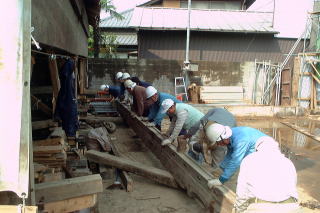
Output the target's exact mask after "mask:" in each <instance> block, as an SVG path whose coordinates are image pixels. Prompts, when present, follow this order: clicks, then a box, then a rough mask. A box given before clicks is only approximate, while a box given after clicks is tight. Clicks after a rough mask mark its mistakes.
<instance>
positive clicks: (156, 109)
mask: <svg viewBox="0 0 320 213" xmlns="http://www.w3.org/2000/svg"><path fill="white" fill-rule="evenodd" d="M165 99H171V100H173V102H175V103H182V102H181V101H179V100H178V99H177V98H176V97H174V96H173V95H170V94H167V93H163V92H158V100H157V101H156V102H155V103H154V104H152V105H151V108H150V109H149V114H148V120H149V121H151V120H153V122H154V123H155V125H161V121H162V119H163V118H164V116H165V115H166V113H161V104H162V102H163V101H164V100H165Z"/></svg>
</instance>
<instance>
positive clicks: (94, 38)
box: [88, 0, 123, 58]
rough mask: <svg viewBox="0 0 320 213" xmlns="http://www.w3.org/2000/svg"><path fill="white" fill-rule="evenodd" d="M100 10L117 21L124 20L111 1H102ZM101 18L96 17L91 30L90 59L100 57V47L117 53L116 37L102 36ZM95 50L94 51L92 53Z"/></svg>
mask: <svg viewBox="0 0 320 213" xmlns="http://www.w3.org/2000/svg"><path fill="white" fill-rule="evenodd" d="M100 8H101V10H104V11H105V12H106V13H107V14H110V16H112V17H115V18H117V19H122V18H123V16H121V14H119V13H118V12H117V11H116V8H115V7H114V5H113V4H112V1H111V0H100ZM100 21H101V20H100V16H97V17H96V24H95V26H93V27H91V28H90V29H89V38H88V47H89V56H90V57H92V56H93V57H95V58H98V57H99V52H100V47H101V46H102V47H104V48H106V49H109V50H110V51H109V52H110V54H114V53H115V51H116V42H115V41H116V36H115V35H108V34H106V35H102V34H101V30H100V28H99V24H100ZM92 49H93V51H92Z"/></svg>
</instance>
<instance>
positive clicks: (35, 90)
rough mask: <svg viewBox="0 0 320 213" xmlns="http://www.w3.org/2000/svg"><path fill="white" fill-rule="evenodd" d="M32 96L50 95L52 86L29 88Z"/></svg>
mask: <svg viewBox="0 0 320 213" xmlns="http://www.w3.org/2000/svg"><path fill="white" fill-rule="evenodd" d="M30 91H31V94H32V95H38V94H52V92H53V90H52V86H40V87H31V89H30Z"/></svg>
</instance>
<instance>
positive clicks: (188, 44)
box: [184, 0, 191, 70]
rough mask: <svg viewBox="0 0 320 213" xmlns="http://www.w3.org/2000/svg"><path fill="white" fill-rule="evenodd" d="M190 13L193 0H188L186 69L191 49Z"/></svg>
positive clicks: (186, 68)
mask: <svg viewBox="0 0 320 213" xmlns="http://www.w3.org/2000/svg"><path fill="white" fill-rule="evenodd" d="M190 14H191V0H188V23H187V41H186V60H185V61H184V69H185V70H188V69H189V64H190V61H189V49H190Z"/></svg>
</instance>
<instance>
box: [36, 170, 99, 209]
mask: <svg viewBox="0 0 320 213" xmlns="http://www.w3.org/2000/svg"><path fill="white" fill-rule="evenodd" d="M35 190H36V193H35V194H36V202H37V203H39V202H40V201H41V202H43V203H50V202H55V201H61V200H66V199H70V198H75V197H81V196H84V195H91V194H96V193H100V192H102V191H103V185H102V179H101V176H100V175H98V174H97V175H88V176H82V177H76V178H70V179H64V180H61V181H54V182H47V183H39V184H35Z"/></svg>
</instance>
